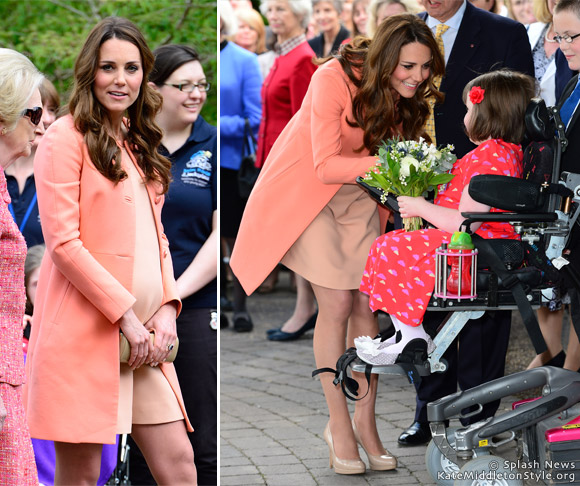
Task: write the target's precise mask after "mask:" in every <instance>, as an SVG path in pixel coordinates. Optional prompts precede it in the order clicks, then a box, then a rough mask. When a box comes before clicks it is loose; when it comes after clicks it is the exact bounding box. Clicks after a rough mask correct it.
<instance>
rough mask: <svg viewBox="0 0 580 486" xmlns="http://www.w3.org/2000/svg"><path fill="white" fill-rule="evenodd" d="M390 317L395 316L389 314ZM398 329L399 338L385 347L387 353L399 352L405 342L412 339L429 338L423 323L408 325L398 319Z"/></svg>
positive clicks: (425, 339)
mask: <svg viewBox="0 0 580 486" xmlns="http://www.w3.org/2000/svg"><path fill="white" fill-rule="evenodd" d="M391 319H396V318H394V317H392V316H391ZM393 322H394V321H393ZM399 331H401V340H400V341H399V342H398V343H395V344H393V345H391V346H389V347H388V348H387V350H388V353H389V354H392V353H400V352H401V351H403V349H404V347H405V346H406V345H407V343H408V342H409V341H411V340H413V339H423V340H424V341H427V339H429V335H428V334H427V333H426V332H425V329H424V328H423V324H419V325H418V326H409V325H407V324H403V323H402V322H400V321H399Z"/></svg>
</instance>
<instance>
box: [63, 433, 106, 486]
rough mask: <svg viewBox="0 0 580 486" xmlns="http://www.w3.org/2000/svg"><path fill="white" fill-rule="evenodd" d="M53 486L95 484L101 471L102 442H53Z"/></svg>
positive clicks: (92, 485)
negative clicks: (54, 456)
mask: <svg viewBox="0 0 580 486" xmlns="http://www.w3.org/2000/svg"><path fill="white" fill-rule="evenodd" d="M54 451H55V453H56V469H55V473H54V484H55V486H85V485H90V486H95V484H97V480H98V479H99V475H100V473H101V454H102V452H103V445H102V444H71V443H68V442H55V443H54Z"/></svg>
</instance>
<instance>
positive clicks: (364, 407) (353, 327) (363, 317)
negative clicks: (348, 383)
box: [347, 290, 385, 455]
mask: <svg viewBox="0 0 580 486" xmlns="http://www.w3.org/2000/svg"><path fill="white" fill-rule="evenodd" d="M378 332H379V324H378V320H377V317H376V316H375V315H374V314H373V312H372V311H371V309H370V307H369V297H368V295H366V294H363V293H362V292H359V291H358V290H355V291H353V308H352V313H351V316H350V319H349V322H348V341H347V345H348V347H351V346H353V345H354V338H356V337H359V336H370V337H374V336H376V335H377V333H378ZM352 376H353V378H354V379H356V380H357V381H358V384H359V392H360V393H361V394H363V395H364V394H365V393H366V390H367V381H366V378H365V376H364V373H357V372H353V374H352ZM377 384H378V376H377V375H376V374H373V375H372V377H371V384H370V389H369V392H368V394H367V395H366V397H365V398H364V399H362V400H359V401H357V402H356V404H355V407H354V421H355V422H356V428H357V430H358V432H359V434H360V438H361V441H362V442H363V444H364V445H365V447H366V448H367V451H368V452H369V453H370V454H373V455H381V454H384V453H385V449H384V447H383V444H382V443H381V439H380V438H379V433H378V432H377V424H376V421H375V402H376V398H377ZM361 396H362V395H361Z"/></svg>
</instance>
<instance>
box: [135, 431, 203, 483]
mask: <svg viewBox="0 0 580 486" xmlns="http://www.w3.org/2000/svg"><path fill="white" fill-rule="evenodd" d="M131 436H132V437H133V439H134V440H135V442H136V443H137V445H138V446H139V449H141V451H142V452H143V456H144V457H145V460H146V461H147V465H148V466H149V469H150V471H151V474H153V477H154V478H155V481H156V482H157V484H159V485H160V486H161V485H165V484H167V485H169V484H170V485H175V486H177V485H183V486H190V485H193V486H195V485H196V484H197V471H196V469H195V464H194V462H193V449H192V448H191V443H190V442H189V439H188V437H187V430H186V428H185V422H184V421H183V420H178V421H176V422H169V423H165V424H154V425H136V424H133V431H132V432H131Z"/></svg>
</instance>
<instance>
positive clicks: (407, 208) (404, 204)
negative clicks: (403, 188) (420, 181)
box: [397, 196, 430, 218]
mask: <svg viewBox="0 0 580 486" xmlns="http://www.w3.org/2000/svg"><path fill="white" fill-rule="evenodd" d="M397 202H398V203H399V212H400V213H401V217H402V218H413V217H415V216H419V217H423V214H424V213H425V207H426V205H428V204H430V203H428V202H427V201H425V198H424V197H410V196H399V197H397Z"/></svg>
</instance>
